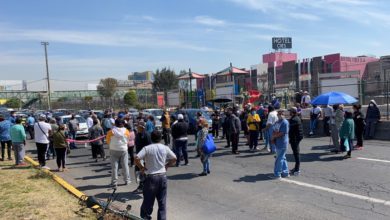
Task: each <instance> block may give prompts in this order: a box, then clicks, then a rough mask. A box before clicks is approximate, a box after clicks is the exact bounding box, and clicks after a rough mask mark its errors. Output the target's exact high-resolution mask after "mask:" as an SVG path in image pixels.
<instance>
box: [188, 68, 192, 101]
mask: <svg viewBox="0 0 390 220" xmlns="http://www.w3.org/2000/svg"><path fill="white" fill-rule="evenodd" d="M188 76H189V77H190V104H191V107H190V108H192V72H191V68H190V69H189V72H188Z"/></svg>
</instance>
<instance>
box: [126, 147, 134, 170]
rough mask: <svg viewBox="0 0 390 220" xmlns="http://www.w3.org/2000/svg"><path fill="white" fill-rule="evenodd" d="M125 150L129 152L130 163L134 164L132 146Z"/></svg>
mask: <svg viewBox="0 0 390 220" xmlns="http://www.w3.org/2000/svg"><path fill="white" fill-rule="evenodd" d="M127 152H128V153H129V156H130V157H129V158H130V165H131V166H134V146H132V147H128V148H127Z"/></svg>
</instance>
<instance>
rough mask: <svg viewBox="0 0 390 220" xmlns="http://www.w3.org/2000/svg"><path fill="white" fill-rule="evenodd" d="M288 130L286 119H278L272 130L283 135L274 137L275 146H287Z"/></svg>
mask: <svg viewBox="0 0 390 220" xmlns="http://www.w3.org/2000/svg"><path fill="white" fill-rule="evenodd" d="M288 130H289V124H288V121H287V120H286V119H282V120H278V121H277V122H276V123H275V125H274V131H279V132H282V133H283V136H281V137H278V138H276V141H275V144H276V148H279V149H281V148H287V146H288Z"/></svg>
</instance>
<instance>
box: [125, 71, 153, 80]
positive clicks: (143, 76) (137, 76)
mask: <svg viewBox="0 0 390 220" xmlns="http://www.w3.org/2000/svg"><path fill="white" fill-rule="evenodd" d="M128 79H129V80H132V81H153V80H154V76H153V72H152V71H144V72H134V73H132V74H130V75H129V76H128Z"/></svg>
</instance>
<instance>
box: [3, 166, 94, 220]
mask: <svg viewBox="0 0 390 220" xmlns="http://www.w3.org/2000/svg"><path fill="white" fill-rule="evenodd" d="M0 189H1V190H0V213H1V215H0V219H7V220H13V219H15V220H16V219H18V220H19V219H96V215H95V214H94V213H93V211H92V210H90V209H84V208H83V207H81V206H80V205H79V204H78V200H77V198H75V197H74V196H72V195H71V194H69V193H68V192H67V191H66V190H65V189H63V188H62V187H61V186H59V185H58V184H57V183H56V182H55V181H54V180H52V179H51V177H50V175H48V174H46V173H44V172H41V171H39V170H36V169H33V168H32V167H27V168H26V167H24V168H17V167H14V165H13V162H12V161H4V162H0Z"/></svg>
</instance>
